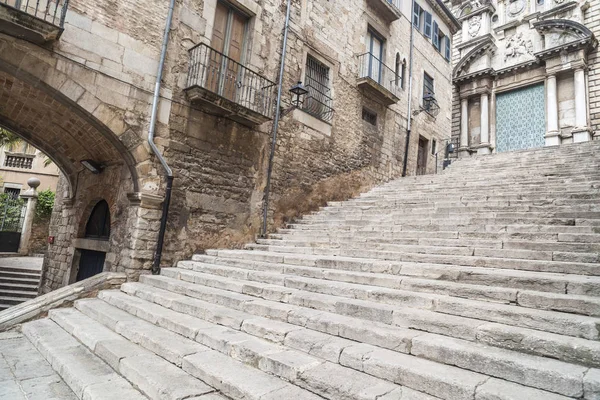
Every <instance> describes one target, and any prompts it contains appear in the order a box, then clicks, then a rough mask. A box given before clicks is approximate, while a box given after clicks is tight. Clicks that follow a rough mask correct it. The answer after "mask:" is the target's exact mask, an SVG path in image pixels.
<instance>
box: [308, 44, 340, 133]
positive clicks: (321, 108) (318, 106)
mask: <svg viewBox="0 0 600 400" xmlns="http://www.w3.org/2000/svg"><path fill="white" fill-rule="evenodd" d="M304 81H305V86H306V90H308V94H307V95H306V97H305V99H304V102H303V103H302V110H304V111H306V112H307V113H309V114H311V115H312V116H314V117H317V118H319V119H322V120H323V121H327V122H330V121H331V119H332V117H333V108H331V106H332V103H333V101H332V98H331V87H330V82H329V67H327V66H326V65H325V64H323V63H321V62H320V61H318V60H316V59H315V58H314V57H311V56H310V55H309V56H307V58H306V77H305V79H304Z"/></svg>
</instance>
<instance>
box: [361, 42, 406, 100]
mask: <svg viewBox="0 0 600 400" xmlns="http://www.w3.org/2000/svg"><path fill="white" fill-rule="evenodd" d="M357 83H358V87H359V88H360V89H361V90H363V92H364V93H365V94H368V95H370V96H371V97H374V98H375V99H376V100H378V101H379V102H381V103H383V104H385V105H386V106H389V105H390V104H394V103H397V102H398V100H400V90H401V89H400V85H401V77H400V75H398V74H396V72H395V71H394V70H392V69H391V68H390V67H388V66H387V65H385V64H384V63H383V62H381V60H379V59H378V58H377V57H375V56H374V55H373V54H371V53H365V54H362V55H360V56H359V57H358V82H357Z"/></svg>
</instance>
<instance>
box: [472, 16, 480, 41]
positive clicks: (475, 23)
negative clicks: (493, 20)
mask: <svg viewBox="0 0 600 400" xmlns="http://www.w3.org/2000/svg"><path fill="white" fill-rule="evenodd" d="M480 30H481V15H476V16H474V17H473V18H471V19H469V36H470V37H475V36H477V34H478V33H479V31H480Z"/></svg>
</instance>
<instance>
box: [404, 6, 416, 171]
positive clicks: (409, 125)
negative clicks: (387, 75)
mask: <svg viewBox="0 0 600 400" xmlns="http://www.w3.org/2000/svg"><path fill="white" fill-rule="evenodd" d="M414 14H415V2H414V0H412V3H411V6H410V18H409V22H410V50H409V57H408V113H407V119H408V121H407V129H406V146H405V148H404V163H403V165H402V176H406V169H407V167H408V150H409V145H410V133H411V129H412V87H413V84H412V82H413V79H412V75H413V47H414V39H415V37H414V35H415V27H414V23H413V19H414Z"/></svg>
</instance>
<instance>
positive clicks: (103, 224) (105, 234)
mask: <svg viewBox="0 0 600 400" xmlns="http://www.w3.org/2000/svg"><path fill="white" fill-rule="evenodd" d="M109 237H110V210H109V208H108V203H107V202H106V201H104V200H101V201H99V202H98V203H97V204H96V205H95V206H94V209H93V210H92V214H91V215H90V218H89V219H88V222H87V225H86V226H85V238H86V239H94V240H103V241H108V239H109ZM105 259H106V253H105V252H102V251H95V250H81V257H80V259H79V270H78V271H77V279H76V280H77V282H79V281H81V280H83V279H87V278H90V277H92V276H94V275H97V274H99V273H100V272H102V270H103V269H104V261H105Z"/></svg>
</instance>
